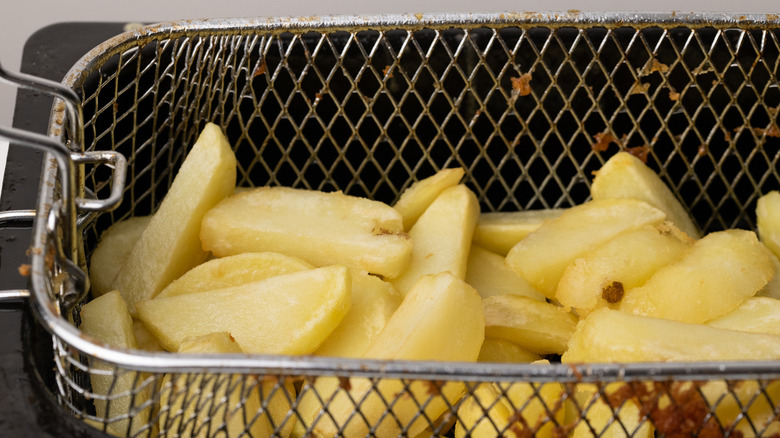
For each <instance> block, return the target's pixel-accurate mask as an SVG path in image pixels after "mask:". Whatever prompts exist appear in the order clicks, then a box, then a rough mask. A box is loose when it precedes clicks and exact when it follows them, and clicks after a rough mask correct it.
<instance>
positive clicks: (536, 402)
mask: <svg viewBox="0 0 780 438" xmlns="http://www.w3.org/2000/svg"><path fill="white" fill-rule="evenodd" d="M534 364H538V365H549V364H550V362H549V361H547V360H540V361H536V362H534ZM493 385H494V386H495V387H496V388H497V389H498V390H499V391H500V392H501V393H503V394H506V397H502V399H501V401H502V402H503V403H504V404H506V406H507V407H508V408H509V410H510V412H513V413H516V412H519V413H520V416H521V417H522V420H519V419H518V421H515V424H514V426H513V427H512V430H513V431H515V433H518V432H520V433H519V436H529V432H531V431H533V436H535V437H552V436H553V432H554V431H555V423H556V422H557V424H562V423H563V420H564V416H565V414H566V412H565V411H564V409H563V403H562V402H563V399H562V397H563V394H564V389H563V386H562V385H561V384H560V383H558V382H550V383H524V382H514V383H508V382H500V383H494V384H493ZM551 415H552V416H553V417H554V418H555V422H553V421H552V419H551V418H550V416H551Z"/></svg>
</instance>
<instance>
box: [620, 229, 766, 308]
mask: <svg viewBox="0 0 780 438" xmlns="http://www.w3.org/2000/svg"><path fill="white" fill-rule="evenodd" d="M773 275H774V266H772V260H771V259H770V254H769V251H767V249H766V248H765V247H764V245H762V244H761V243H760V242H759V241H758V238H757V237H756V235H755V233H753V232H752V231H745V230H726V231H718V232H715V233H710V234H708V235H706V236H704V237H703V238H701V239H700V240H698V241H696V243H694V244H693V245H692V246H691V248H690V249H689V250H688V251H687V252H686V253H685V254H684V255H683V256H682V258H681V259H680V260H678V261H677V262H675V263H672V264H670V265H667V266H664V267H662V268H661V269H659V270H658V271H656V272H655V274H653V276H652V277H650V279H649V280H647V282H646V283H645V284H644V285H642V286H639V287H636V288H633V289H629V290H627V291H625V296H624V297H623V300H622V301H621V302H620V306H619V309H620V310H621V311H624V312H628V313H634V314H637V315H646V316H654V317H657V318H667V319H674V320H676V321H681V322H689V323H703V322H706V321H709V320H711V319H713V318H717V317H719V316H723V315H725V314H726V313H728V312H730V311H732V310H734V309H735V308H737V306H739V305H740V304H742V302H743V301H745V300H746V299H748V298H750V297H752V296H753V295H755V294H756V292H758V291H759V290H761V288H763V287H764V286H765V285H766V284H767V282H769V280H770V279H771V278H772V276H773ZM705 303H706V304H705Z"/></svg>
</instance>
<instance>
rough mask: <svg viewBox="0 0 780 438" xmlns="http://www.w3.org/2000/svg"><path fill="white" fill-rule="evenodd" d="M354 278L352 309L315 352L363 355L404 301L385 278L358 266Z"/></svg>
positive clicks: (337, 354) (323, 354)
mask: <svg viewBox="0 0 780 438" xmlns="http://www.w3.org/2000/svg"><path fill="white" fill-rule="evenodd" d="M351 277H352V299H351V303H352V304H351V306H350V309H349V312H347V315H346V316H345V317H344V320H342V321H341V324H339V326H338V327H336V329H335V330H333V333H331V334H330V336H328V338H327V339H325V342H323V343H322V345H320V348H318V349H317V351H315V352H314V354H315V355H317V356H332V357H361V356H362V355H363V353H364V352H365V351H366V348H368V346H369V345H370V344H371V341H372V340H373V339H374V338H375V337H376V336H377V335H378V334H379V332H381V331H382V329H383V328H385V325H387V322H388V321H389V320H390V318H391V317H392V316H393V313H395V311H396V310H397V309H398V306H399V305H400V304H401V294H400V293H399V292H398V291H397V290H395V288H394V287H393V285H392V284H390V283H388V282H386V281H383V280H382V279H381V278H378V277H375V276H373V275H370V274H369V273H367V272H365V271H358V270H356V269H353V270H352V275H351Z"/></svg>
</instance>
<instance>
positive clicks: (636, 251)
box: [555, 226, 690, 317]
mask: <svg viewBox="0 0 780 438" xmlns="http://www.w3.org/2000/svg"><path fill="white" fill-rule="evenodd" d="M665 229H666V227H665V226H661V227H653V226H648V227H645V228H641V229H639V230H636V231H629V232H626V233H623V234H619V235H617V236H615V237H614V238H612V239H610V240H608V241H607V242H606V243H604V244H603V245H601V246H598V247H596V248H594V249H593V250H591V251H588V252H587V253H585V254H583V256H582V257H578V258H576V259H574V261H573V262H572V264H571V265H569V267H567V268H566V270H565V271H564V272H563V275H562V276H561V279H560V281H559V282H558V289H557V290H556V292H555V298H556V299H557V300H558V302H559V303H560V304H561V305H562V306H565V307H571V308H572V309H574V310H575V312H576V313H577V314H578V315H579V316H580V317H582V316H585V315H587V314H588V313H589V312H590V311H592V310H593V309H597V308H601V307H611V308H617V306H618V305H619V303H620V301H621V299H622V294H623V292H625V291H626V290H628V289H631V288H634V287H637V286H641V285H643V284H644V283H645V282H646V281H647V280H648V279H649V278H650V277H651V276H652V275H653V274H654V273H655V271H657V270H658V269H659V268H661V267H663V266H666V265H668V264H670V263H673V262H675V261H677V260H679V259H680V258H681V257H682V256H683V254H684V253H685V251H686V250H687V249H688V248H689V247H690V243H688V242H683V241H680V239H678V238H677V236H675V234H673V233H667V232H664V231H663V230H665Z"/></svg>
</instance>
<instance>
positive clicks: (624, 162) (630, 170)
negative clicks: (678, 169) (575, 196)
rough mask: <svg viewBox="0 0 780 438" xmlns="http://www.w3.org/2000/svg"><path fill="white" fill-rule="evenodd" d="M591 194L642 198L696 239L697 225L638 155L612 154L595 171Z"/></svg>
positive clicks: (599, 196) (605, 196) (597, 198)
mask: <svg viewBox="0 0 780 438" xmlns="http://www.w3.org/2000/svg"><path fill="white" fill-rule="evenodd" d="M590 194H591V196H592V197H593V199H594V200H599V199H618V198H631V199H639V200H641V201H645V202H647V203H648V204H650V205H652V206H653V207H656V208H658V209H660V210H661V211H663V212H664V213H665V214H666V217H667V218H668V219H669V220H670V221H671V222H672V223H673V224H675V225H676V226H677V227H678V228H679V229H681V230H683V231H684V232H685V233H686V234H688V235H689V236H691V237H693V238H694V239H698V238H699V236H700V233H699V228H698V227H697V226H696V224H695V223H694V222H693V220H692V219H691V217H690V215H688V212H687V211H686V210H685V207H683V206H682V204H681V203H680V201H679V200H678V199H677V198H676V197H675V196H674V194H673V193H672V191H671V190H669V187H667V186H666V184H665V183H664V182H663V181H662V180H661V178H660V177H659V176H658V175H657V174H656V173H655V172H654V171H653V170H652V169H650V168H649V167H647V165H645V163H643V162H642V161H641V160H640V159H639V158H637V157H635V156H633V155H631V154H630V153H628V152H618V153H617V154H615V155H613V156H612V157H611V158H610V159H609V160H607V162H606V163H604V165H603V166H601V169H599V170H598V172H597V173H596V177H595V178H593V184H591V187H590Z"/></svg>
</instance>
